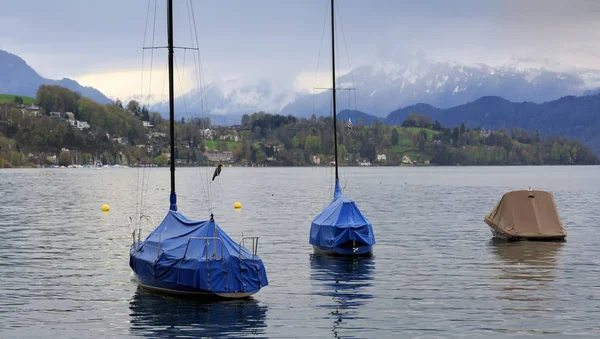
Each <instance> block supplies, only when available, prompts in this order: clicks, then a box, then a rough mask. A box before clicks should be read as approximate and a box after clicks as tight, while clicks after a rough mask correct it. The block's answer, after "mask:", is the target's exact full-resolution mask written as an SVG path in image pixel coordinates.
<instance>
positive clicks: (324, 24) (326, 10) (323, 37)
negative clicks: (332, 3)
mask: <svg viewBox="0 0 600 339" xmlns="http://www.w3.org/2000/svg"><path fill="white" fill-rule="evenodd" d="M327 14H329V4H328V3H326V4H325V18H323V30H322V31H321V42H320V43H319V55H318V56H317V68H316V69H315V80H314V82H313V83H315V84H316V83H317V76H318V74H319V64H320V61H321V51H322V47H323V40H324V39H325V28H326V27H327ZM313 113H314V111H313Z"/></svg>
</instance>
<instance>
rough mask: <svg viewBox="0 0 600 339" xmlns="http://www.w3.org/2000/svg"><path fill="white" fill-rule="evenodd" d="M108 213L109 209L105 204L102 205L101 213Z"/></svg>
mask: <svg viewBox="0 0 600 339" xmlns="http://www.w3.org/2000/svg"><path fill="white" fill-rule="evenodd" d="M108 211H110V207H109V206H108V205H107V204H104V205H102V212H108Z"/></svg>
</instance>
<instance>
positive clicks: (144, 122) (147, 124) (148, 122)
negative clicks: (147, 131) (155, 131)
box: [142, 121, 154, 128]
mask: <svg viewBox="0 0 600 339" xmlns="http://www.w3.org/2000/svg"><path fill="white" fill-rule="evenodd" d="M142 125H144V127H146V128H152V127H154V126H152V124H151V123H150V121H142Z"/></svg>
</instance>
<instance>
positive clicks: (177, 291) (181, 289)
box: [135, 274, 256, 299]
mask: <svg viewBox="0 0 600 339" xmlns="http://www.w3.org/2000/svg"><path fill="white" fill-rule="evenodd" d="M135 280H136V281H137V283H138V284H139V285H140V286H141V287H142V288H144V289H147V290H150V291H154V292H159V293H164V294H171V295H179V296H188V297H194V298H200V299H216V298H221V299H244V298H248V297H250V296H251V295H253V294H254V293H256V292H240V293H214V292H212V291H207V290H202V289H198V288H193V287H190V286H185V285H180V284H175V283H170V282H166V281H160V280H157V279H154V278H144V277H140V276H139V275H137V274H136V275H135Z"/></svg>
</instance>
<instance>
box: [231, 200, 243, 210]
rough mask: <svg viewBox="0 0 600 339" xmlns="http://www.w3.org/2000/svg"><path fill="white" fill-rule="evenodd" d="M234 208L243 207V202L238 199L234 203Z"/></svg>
mask: <svg viewBox="0 0 600 339" xmlns="http://www.w3.org/2000/svg"><path fill="white" fill-rule="evenodd" d="M233 208H236V209H237V208H242V203H241V202H239V201H237V202H236V203H235V204H233Z"/></svg>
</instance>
